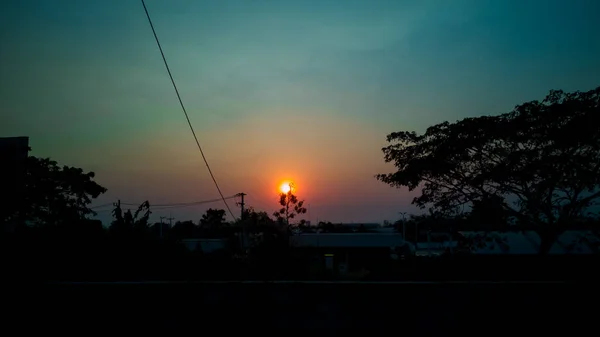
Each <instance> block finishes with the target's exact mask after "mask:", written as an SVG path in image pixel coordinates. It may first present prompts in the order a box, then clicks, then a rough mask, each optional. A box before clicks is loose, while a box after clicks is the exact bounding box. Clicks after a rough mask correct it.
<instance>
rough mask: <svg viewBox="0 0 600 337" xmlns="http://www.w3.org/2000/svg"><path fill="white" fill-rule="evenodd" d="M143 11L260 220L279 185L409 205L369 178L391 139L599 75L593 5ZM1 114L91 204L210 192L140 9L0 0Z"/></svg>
mask: <svg viewBox="0 0 600 337" xmlns="http://www.w3.org/2000/svg"><path fill="white" fill-rule="evenodd" d="M146 4H147V6H148V9H149V11H150V14H151V15H152V17H153V21H154V24H155V28H156V29H157V32H158V35H159V38H160V39H161V42H162V44H163V48H164V50H165V54H166V56H167V60H168V61H169V63H170V67H171V70H172V72H173V75H174V77H175V79H176V81H177V82H178V86H179V90H180V93H181V95H182V98H183V101H184V104H185V105H186V107H187V110H188V112H189V114H190V118H191V121H192V124H193V125H194V127H195V129H196V132H197V135H198V137H199V140H200V142H201V144H202V146H203V147H204V150H205V153H206V155H207V158H208V160H209V163H210V165H211V168H212V169H213V172H214V173H215V175H216V178H217V180H218V182H219V184H220V185H221V189H222V190H223V193H224V194H225V195H227V196H228V195H233V194H235V193H238V192H245V193H248V198H247V203H248V204H249V205H252V206H254V207H256V208H258V209H261V210H267V211H269V213H271V212H272V211H273V210H274V209H275V208H276V207H277V205H276V201H277V195H276V193H277V189H276V188H277V185H278V184H279V183H280V182H281V181H282V180H284V179H292V180H294V181H295V182H296V184H297V185H298V195H299V197H300V198H301V199H306V202H307V203H308V204H310V211H309V215H308V219H309V220H312V221H313V222H314V221H317V220H329V221H333V222H338V221H345V222H350V221H355V222H363V221H368V222H381V221H383V220H386V219H387V220H394V219H397V218H398V217H399V216H398V212H400V211H409V212H411V211H413V210H414V209H413V208H412V207H411V206H410V205H409V204H410V201H411V199H412V197H413V196H414V195H413V194H410V193H409V192H408V191H407V190H403V189H394V188H390V187H387V186H386V185H384V184H382V183H380V182H378V181H376V180H375V179H374V178H373V175H374V174H376V173H383V172H387V171H389V170H391V169H392V168H391V167H389V166H388V165H386V164H384V163H383V156H382V152H381V147H382V146H384V145H385V137H386V135H387V134H388V133H390V132H393V131H400V130H415V131H423V130H424V129H425V128H426V127H427V126H429V125H432V124H435V123H439V122H443V121H445V120H450V121H455V120H457V119H460V118H463V117H467V116H479V115H489V114H499V113H503V112H508V111H510V110H511V109H512V108H513V107H514V106H515V105H516V104H519V103H522V102H525V101H529V100H534V99H541V98H543V97H544V95H545V94H546V93H547V92H548V91H549V90H550V89H559V88H560V89H564V90H567V91H573V90H589V89H592V88H594V87H596V86H598V85H600V62H599V61H598V60H600V38H599V36H598V33H600V21H599V20H597V18H598V13H600V1H597V0H571V1H566V0H565V1H555V0H545V1H542V0H539V1H527V0H521V1H516V0H497V1H492V0H472V1H468V0H455V1H447V0H446V1H444V0H438V1H423V0H419V1H417V0H414V1H403V0H390V1H383V0H381V1H377V0H364V1H354V0H340V1H328V0H311V1H309V0H296V1H286V0H272V1H266V0H264V1H259V0H253V1H250V0H236V1H229V0H204V1H200V0H197V1H194V0H187V1H183V0H181V1H176V0H147V2H146ZM0 113H1V114H0V118H1V120H0V136H21V135H26V136H29V137H30V142H31V146H32V150H33V151H32V154H33V155H36V156H50V157H52V158H53V159H56V160H58V161H59V163H62V164H67V165H73V166H78V167H82V168H84V169H85V170H92V171H95V172H96V174H97V179H96V180H97V181H98V182H99V183H100V184H102V185H104V186H105V187H107V188H108V192H107V193H106V194H105V195H104V196H102V197H101V198H99V199H98V200H97V201H96V202H95V204H103V203H106V202H111V201H114V200H116V199H118V198H120V199H121V200H122V201H124V202H141V201H143V200H146V199H149V200H150V202H151V203H154V204H162V203H170V202H191V201H199V200H206V199H214V198H216V197H218V194H217V191H216V189H215V187H214V185H213V184H212V181H211V180H210V176H209V175H208V171H207V169H206V167H205V165H204V163H203V162H202V158H201V156H200V154H199V152H198V150H197V148H196V145H195V143H194V140H193V138H192V135H191V133H190V131H189V128H188V126H187V124H186V121H185V117H184V115H183V113H182V111H181V109H180V107H179V105H178V102H177V100H176V96H175V93H174V91H173V88H172V86H171V83H170V81H169V78H168V75H167V73H166V71H165V68H164V65H163V64H162V60H161V58H160V53H159V51H158V49H157V47H156V44H155V41H154V38H153V36H152V32H151V30H150V27H149V25H148V22H147V20H146V17H145V14H144V11H143V7H142V5H141V3H140V2H139V1H133V0H132V1H124V0H110V1H109V0H86V1H81V0H70V1H66V0H65V1H61V0H52V1H51V0H46V1H41V0H40V1H33V0H8V1H7V0H4V1H2V2H0ZM210 206H211V207H219V208H222V207H223V205H222V203H216V204H212V205H210ZM231 207H232V209H233V211H234V212H236V213H237V212H238V211H239V208H238V207H236V206H235V205H234V204H233V203H231ZM204 210H205V207H196V208H183V209H174V210H172V212H173V216H174V217H175V218H176V220H186V219H193V220H197V219H199V218H200V215H201V214H202V213H203V211H204ZM160 215H168V212H167V211H156V212H155V213H154V214H153V216H155V219H156V218H157V217H158V216H160ZM99 216H100V218H102V219H104V220H106V219H108V217H109V212H101V213H99Z"/></svg>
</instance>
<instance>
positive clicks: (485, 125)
mask: <svg viewBox="0 0 600 337" xmlns="http://www.w3.org/2000/svg"><path fill="white" fill-rule="evenodd" d="M599 101H600V87H599V88H596V89H594V90H591V91H588V92H574V93H565V92H563V91H560V90H558V91H556V90H554V91H551V92H550V93H549V94H548V95H547V97H546V98H545V99H544V100H543V101H542V102H539V101H532V102H529V103H524V104H522V105H519V106H517V107H515V109H514V110H513V111H512V112H510V113H506V114H502V115H499V116H483V117H477V118H465V119H463V120H460V121H457V122H455V123H449V122H444V123H441V124H438V125H434V126H431V127H429V128H428V129H427V131H426V132H425V133H424V134H423V135H418V134H417V133H415V132H395V133H392V134H390V135H388V137H387V140H388V142H390V143H393V144H392V145H389V146H387V147H385V148H383V152H384V154H385V161H386V162H393V163H394V165H395V166H396V168H397V171H396V172H393V173H389V174H379V175H377V176H376V177H377V179H378V180H380V181H382V182H385V183H387V184H389V185H392V186H396V187H402V186H406V187H408V188H409V190H414V189H416V188H420V187H422V190H421V195H420V196H418V197H416V198H415V199H414V200H413V204H416V205H418V206H420V207H421V208H424V207H426V206H431V207H433V209H435V210H436V211H442V212H445V213H453V212H454V213H456V212H457V211H458V210H459V209H460V208H462V207H463V206H464V205H468V204H471V203H473V202H478V201H480V202H481V201H484V200H493V202H494V204H495V206H494V207H497V206H499V205H501V206H502V209H503V210H504V211H506V213H507V214H508V215H509V216H511V217H514V218H516V219H517V220H518V221H519V223H521V224H526V225H528V226H532V227H534V228H535V229H536V230H537V232H538V235H539V236H540V237H541V239H542V243H541V245H540V250H539V251H540V253H541V254H544V253H546V252H547V251H548V250H549V249H550V247H551V246H552V245H553V244H554V242H555V241H556V238H557V237H558V236H559V235H560V234H561V233H562V232H563V231H565V230H566V229H567V228H569V225H570V224H571V223H572V222H573V220H574V219H577V218H579V217H581V216H582V215H583V213H584V211H585V210H586V209H587V208H588V207H589V206H591V205H593V204H594V203H595V201H597V199H598V198H599V197H600V192H599V191H598V187H599V185H600V128H599V127H598V125H600V110H599Z"/></svg>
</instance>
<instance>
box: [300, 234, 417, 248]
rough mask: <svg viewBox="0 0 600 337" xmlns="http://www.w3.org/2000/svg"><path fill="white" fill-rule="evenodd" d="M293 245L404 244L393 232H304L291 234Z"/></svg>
mask: <svg viewBox="0 0 600 337" xmlns="http://www.w3.org/2000/svg"><path fill="white" fill-rule="evenodd" d="M290 243H291V244H292V246H295V247H332V248H333V247H399V246H403V245H404V244H405V242H404V240H403V239H402V235H399V234H395V233H318V234H313V233H306V234H299V235H293V236H291V237H290Z"/></svg>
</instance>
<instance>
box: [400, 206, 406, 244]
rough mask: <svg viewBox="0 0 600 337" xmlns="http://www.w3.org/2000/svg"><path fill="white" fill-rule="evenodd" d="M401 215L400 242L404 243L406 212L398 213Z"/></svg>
mask: <svg viewBox="0 0 600 337" xmlns="http://www.w3.org/2000/svg"><path fill="white" fill-rule="evenodd" d="M399 213H400V215H402V240H405V241H406V218H405V216H406V212H399Z"/></svg>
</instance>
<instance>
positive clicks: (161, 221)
mask: <svg viewBox="0 0 600 337" xmlns="http://www.w3.org/2000/svg"><path fill="white" fill-rule="evenodd" d="M163 219H166V218H165V217H164V216H161V217H160V238H161V239H162V237H163V235H162V232H163V226H164V224H163Z"/></svg>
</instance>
